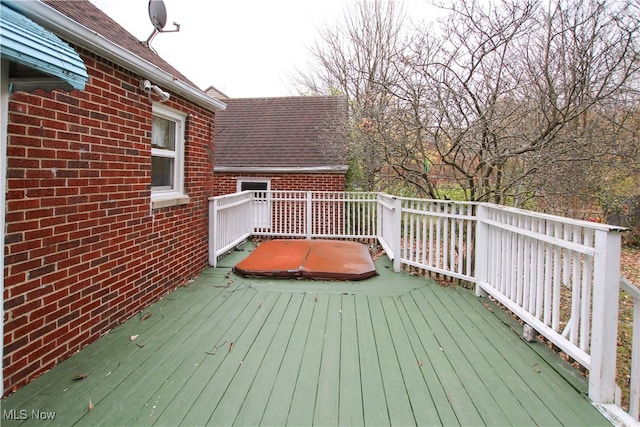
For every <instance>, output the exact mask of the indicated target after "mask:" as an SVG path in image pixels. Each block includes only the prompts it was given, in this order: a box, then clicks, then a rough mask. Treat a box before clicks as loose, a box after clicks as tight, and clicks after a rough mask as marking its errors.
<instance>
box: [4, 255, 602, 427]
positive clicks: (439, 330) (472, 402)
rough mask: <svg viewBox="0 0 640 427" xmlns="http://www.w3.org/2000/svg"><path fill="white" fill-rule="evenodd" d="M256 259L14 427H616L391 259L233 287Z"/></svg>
mask: <svg viewBox="0 0 640 427" xmlns="http://www.w3.org/2000/svg"><path fill="white" fill-rule="evenodd" d="M246 255H247V252H234V253H232V254H230V255H228V256H226V257H225V258H223V259H222V260H221V262H220V264H221V266H219V267H218V268H215V269H208V270H206V271H205V272H203V274H202V275H201V276H200V277H199V278H197V279H196V280H195V281H194V282H193V283H192V284H190V285H189V286H187V287H184V288H180V289H178V290H176V291H175V292H173V293H172V294H170V295H168V296H167V297H165V298H164V299H162V300H161V301H159V302H158V303H156V304H154V305H153V306H151V307H149V308H148V309H147V310H145V311H144V312H143V313H141V314H140V315H137V316H135V317H134V318H132V319H130V320H129V321H127V322H126V323H124V324H123V325H121V326H119V327H118V328H116V329H114V330H113V331H111V332H110V333H109V334H107V335H105V336H104V337H103V338H101V339H100V340H98V341H97V342H95V343H93V344H91V345H90V346H88V347H86V348H85V349H83V350H82V351H80V352H79V353H77V354H76V355H74V356H73V357H71V358H70V359H68V360H66V361H65V362H63V363H61V364H60V365H58V366H57V367H55V368H54V369H52V370H51V371H49V372H48V373H46V374H44V375H42V376H41V377H40V378H38V379H36V380H35V381H33V382H31V383H30V384H28V385H27V386H25V387H23V388H22V389H20V390H18V392H16V393H14V394H13V395H11V396H9V397H8V398H7V399H6V400H4V401H3V402H2V425H3V426H13V425H24V426H26V425H39V426H41V425H44V424H46V423H45V422H43V421H42V420H39V419H38V417H45V416H51V415H55V419H54V420H53V421H52V422H50V423H51V424H55V425H65V426H72V425H82V426H97V425H110V426H111V425H119V426H120V425H122V426H125V425H126V426H130V425H204V424H209V425H245V426H254V425H269V426H281V425H295V426H306V425H322V426H325V425H397V426H409V425H545V426H546V425H576V426H577V425H581V426H586V425H610V424H609V423H608V422H607V420H606V419H605V418H604V417H603V416H601V415H600V413H599V412H598V411H597V410H596V409H595V408H594V407H593V406H592V405H591V403H590V402H589V401H588V399H587V398H586V397H585V388H586V385H585V382H584V380H583V379H582V378H579V376H577V375H571V370H570V369H569V370H564V369H563V367H562V366H563V365H562V363H563V362H561V361H560V359H559V358H557V357H555V356H554V355H553V354H551V352H550V351H548V350H547V349H546V347H545V346H544V345H542V344H539V343H537V344H528V343H525V342H524V341H522V340H521V339H520V338H519V335H518V331H517V325H516V326H514V325H513V324H512V322H510V320H509V319H510V318H509V317H508V316H505V315H504V314H503V313H501V311H500V310H499V309H498V308H497V307H495V306H493V305H492V304H491V303H488V302H487V301H486V300H484V299H478V298H476V297H475V296H474V294H473V293H472V292H471V291H469V290H466V289H462V288H457V287H442V286H440V285H438V284H437V283H435V282H433V281H431V280H430V279H427V278H424V277H415V276H411V275H409V274H407V273H394V272H393V271H392V269H391V265H390V263H389V261H388V260H387V259H382V260H378V261H377V262H376V266H377V269H378V272H379V273H380V275H379V276H377V277H374V278H371V279H368V280H365V281H362V282H310V281H299V280H298V281H283V280H271V279H255V278H254V279H245V278H241V277H239V276H236V275H234V274H231V275H230V277H227V275H229V274H230V271H231V267H233V265H235V263H236V262H238V261H240V260H241V259H242V258H244V257H245V256H246ZM149 316H150V317H149ZM133 335H138V337H137V339H135V340H134V341H131V336H133ZM78 375H81V376H85V375H86V378H85V379H83V380H75V379H74V378H75V377H76V376H78ZM90 400H91V402H92V404H93V410H91V411H89V401H90ZM20 418H24V419H20Z"/></svg>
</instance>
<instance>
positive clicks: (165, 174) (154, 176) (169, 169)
mask: <svg viewBox="0 0 640 427" xmlns="http://www.w3.org/2000/svg"><path fill="white" fill-rule="evenodd" d="M151 186H152V187H170V188H173V159H170V158H166V157H152V158H151Z"/></svg>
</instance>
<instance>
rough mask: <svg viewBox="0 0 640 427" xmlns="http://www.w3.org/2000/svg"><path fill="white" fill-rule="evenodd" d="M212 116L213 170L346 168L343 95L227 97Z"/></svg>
mask: <svg viewBox="0 0 640 427" xmlns="http://www.w3.org/2000/svg"><path fill="white" fill-rule="evenodd" d="M224 102H225V104H227V109H226V110H225V111H222V112H219V113H217V114H216V134H215V151H214V156H215V160H214V163H215V165H216V167H220V166H223V167H273V168H316V167H336V166H343V165H345V164H346V160H345V159H344V146H345V132H344V130H345V126H346V121H347V101H346V98H345V97H342V96H298V97H279V98H240V99H225V100H224Z"/></svg>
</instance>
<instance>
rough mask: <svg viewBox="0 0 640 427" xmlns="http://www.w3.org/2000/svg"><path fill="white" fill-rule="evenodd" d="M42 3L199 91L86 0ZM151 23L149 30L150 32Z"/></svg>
mask: <svg viewBox="0 0 640 427" xmlns="http://www.w3.org/2000/svg"><path fill="white" fill-rule="evenodd" d="M41 1H42V2H43V3H45V4H47V5H49V6H51V7H52V8H53V9H55V10H57V11H58V12H60V13H62V14H63V15H66V16H68V17H69V18H71V19H73V20H74V21H75V22H77V23H79V24H81V25H83V26H85V27H86V28H88V29H90V30H93V31H95V32H96V33H98V34H100V35H101V36H103V37H104V38H106V39H107V40H109V41H110V42H112V43H114V44H116V45H118V46H120V47H122V48H123V49H126V50H128V51H129V52H131V53H133V54H134V55H136V56H139V57H140V58H142V59H145V60H147V61H148V62H150V63H152V64H154V65H155V66H157V67H158V68H160V69H161V70H163V71H165V72H167V73H170V74H171V75H172V76H173V77H174V78H175V79H177V80H181V81H182V82H184V83H186V84H187V85H189V86H191V87H193V88H196V89H198V90H200V89H199V88H198V87H197V86H196V85H195V84H194V83H193V82H191V81H190V80H189V79H188V78H187V77H186V76H184V75H183V74H182V73H180V72H179V71H178V70H177V69H175V68H174V67H173V66H172V65H171V64H169V63H168V62H167V61H165V60H164V59H162V58H161V57H160V56H159V55H158V54H157V53H155V52H154V51H153V50H151V49H150V48H149V47H147V46H145V45H144V44H143V43H141V41H140V40H138V39H137V38H136V37H134V36H133V35H132V34H131V33H129V32H128V31H127V30H125V29H124V28H123V27H122V26H121V25H120V24H118V23H117V22H116V21H114V20H113V19H111V18H110V17H109V16H108V15H107V14H105V13H104V12H103V11H102V10H100V9H99V8H98V7H97V6H95V5H94V4H92V3H91V2H89V1H87V0H73V1H70V0H41ZM141 6H144V5H141ZM152 29H153V28H152V27H151V23H149V30H150V31H151V30H152Z"/></svg>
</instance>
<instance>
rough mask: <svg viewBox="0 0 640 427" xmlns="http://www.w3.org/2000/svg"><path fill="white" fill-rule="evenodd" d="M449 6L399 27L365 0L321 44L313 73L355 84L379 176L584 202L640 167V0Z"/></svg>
mask: <svg viewBox="0 0 640 427" xmlns="http://www.w3.org/2000/svg"><path fill="white" fill-rule="evenodd" d="M385 4H386V5H393V3H392V2H389V3H385ZM439 6H440V7H441V8H443V9H445V10H447V11H448V14H447V16H446V17H445V18H444V19H442V20H440V21H439V23H438V25H437V26H435V27H422V28H417V29H412V30H411V33H408V34H402V32H401V31H400V26H399V25H400V24H401V23H402V22H404V21H403V20H402V19H400V18H398V15H396V14H395V13H394V9H393V8H392V7H391V6H387V8H385V7H383V6H382V5H381V4H380V3H378V2H374V3H359V4H358V6H357V7H356V9H355V11H354V12H352V13H353V15H351V16H357V17H359V19H348V20H347V21H346V22H347V23H348V24H347V26H346V28H347V30H339V31H335V32H332V31H327V32H325V33H323V37H322V42H321V43H319V44H318V45H317V46H316V49H315V53H316V55H315V57H316V59H317V60H319V61H320V64H321V65H320V66H319V67H318V68H317V69H316V70H315V74H314V75H313V76H312V77H309V78H308V79H307V80H306V81H304V83H305V86H306V87H307V88H310V89H312V90H314V91H322V90H323V89H322V88H323V87H324V90H326V89H327V88H331V89H332V90H337V91H339V92H340V93H344V94H346V95H347V96H348V97H349V99H350V103H351V104H350V105H351V113H352V117H353V118H354V124H355V125H358V126H354V129H356V130H355V131H354V132H355V133H356V134H357V136H358V138H357V141H358V144H355V145H354V146H355V147H359V148H360V149H361V152H360V153H359V154H360V158H362V159H363V161H366V162H367V163H366V165H365V166H364V167H363V170H366V171H367V172H366V176H376V177H377V182H376V184H375V185H377V186H378V187H381V186H382V187H384V188H383V189H389V188H394V187H395V188H403V189H405V190H406V191H407V192H408V193H411V194H418V195H427V196H429V197H435V198H443V197H447V195H450V192H448V191H447V190H448V189H451V188H455V189H458V191H459V192H461V193H462V194H458V195H457V196H456V197H463V198H465V199H468V200H479V201H493V202H496V203H503V204H505V203H508V204H513V205H524V204H526V203H528V202H529V201H530V200H532V199H537V200H538V201H539V200H546V201H548V202H549V203H551V201H552V199H554V200H559V197H558V196H563V198H564V200H566V198H567V196H568V195H571V196H575V197H578V198H579V199H580V200H582V201H584V200H586V198H587V197H589V195H591V197H592V196H593V195H594V193H597V192H598V191H599V190H598V188H599V184H600V183H602V182H603V181H604V175H603V174H607V173H608V174H609V175H611V171H612V170H615V169H616V168H618V167H619V166H620V165H624V164H629V163H631V164H634V163H635V165H636V166H635V167H636V169H635V170H636V171H637V144H638V142H637V138H635V136H634V137H633V138H630V135H632V134H633V132H632V129H633V125H632V123H634V121H633V120H631V118H632V117H634V115H635V114H636V111H637V107H638V75H639V68H638V66H639V64H640V62H639V60H638V59H639V57H638V52H639V50H638V47H639V46H638V40H637V38H638V30H639V25H638V24H639V18H638V17H639V16H640V14H639V12H640V11H639V10H638V4H637V2H634V1H631V0H627V1H622V0H621V1H605V0H586V1H579V0H555V1H553V2H540V1H536V0H503V1H495V2H493V1H490V2H487V1H482V2H481V1H476V0H456V1H450V2H447V3H444V2H443V3H440V4H439ZM365 17H366V19H365ZM383 23H384V25H382V24H383ZM392 24H393V25H392ZM401 35H402V36H401ZM358 52H359V53H358ZM320 70H322V71H320ZM318 79H319V80H318ZM318 82H322V85H319V84H318ZM636 123H637V122H636ZM634 154H635V157H633V156H634ZM373 185H374V184H373V182H372V183H371V186H373ZM378 189H379V188H378ZM549 206H551V205H549Z"/></svg>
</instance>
